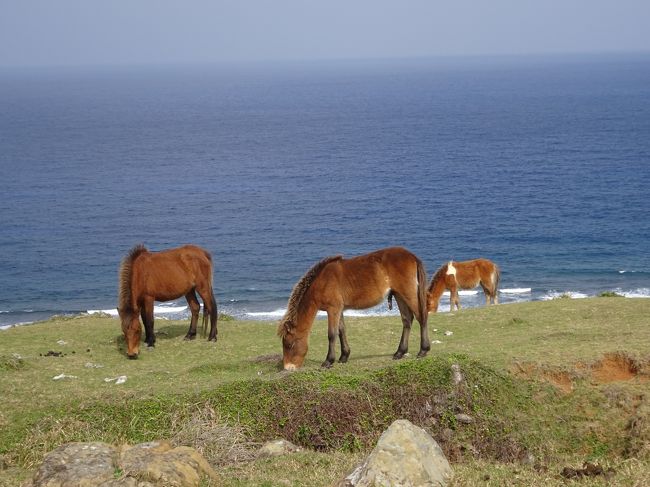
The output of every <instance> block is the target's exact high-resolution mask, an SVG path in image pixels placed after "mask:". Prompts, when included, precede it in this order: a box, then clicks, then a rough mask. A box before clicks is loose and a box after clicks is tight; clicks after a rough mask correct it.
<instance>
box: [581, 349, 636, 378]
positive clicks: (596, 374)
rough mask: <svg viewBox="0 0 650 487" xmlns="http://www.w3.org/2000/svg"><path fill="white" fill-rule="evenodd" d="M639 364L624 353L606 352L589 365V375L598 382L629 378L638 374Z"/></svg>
mask: <svg viewBox="0 0 650 487" xmlns="http://www.w3.org/2000/svg"><path fill="white" fill-rule="evenodd" d="M639 370H640V367H639V364H638V363H637V362H636V361H635V360H634V359H632V358H631V357H629V356H627V355H626V354H624V353H621V352H617V353H608V354H605V356H604V357H603V358H602V359H601V360H599V361H598V362H596V363H594V364H593V365H592V366H591V377H592V379H593V380H594V381H595V382H597V383H599V384H606V383H608V382H619V381H624V380H630V379H633V378H635V377H636V376H637V375H639Z"/></svg>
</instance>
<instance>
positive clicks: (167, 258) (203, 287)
mask: <svg viewBox="0 0 650 487" xmlns="http://www.w3.org/2000/svg"><path fill="white" fill-rule="evenodd" d="M119 286H120V291H119V305H118V308H117V310H118V313H119V315H120V319H121V320H122V331H123V332H124V338H125V339H126V345H127V353H126V354H127V356H128V357H129V358H130V359H135V358H138V352H139V350H140V336H141V333H142V330H141V327H140V321H139V317H142V322H143V324H144V331H145V342H146V343H147V345H148V346H149V347H153V346H154V343H155V342H156V337H155V335H154V333H153V304H154V301H171V300H172V299H177V298H180V297H181V296H185V299H187V304H188V305H189V307H190V310H191V312H192V318H191V320H190V329H189V331H188V332H187V335H186V336H185V339H186V340H193V339H194V338H196V323H197V321H198V317H199V310H200V308H201V305H200V304H199V301H198V299H197V297H196V294H195V293H199V296H201V299H202V300H203V307H204V309H203V334H204V335H205V331H206V329H207V323H208V317H209V318H210V335H209V337H208V340H214V341H216V340H217V302H216V300H215V299H214V294H213V292H212V258H211V256H210V254H209V253H208V252H207V251H205V250H203V249H202V248H201V247H197V246H195V245H185V246H183V247H179V248H176V249H171V250H165V251H163V252H149V251H148V250H147V249H146V248H145V247H144V245H137V246H136V247H134V248H133V249H131V251H130V252H129V254H128V255H127V256H126V257H125V258H124V259H123V260H122V264H121V265H120V280H119Z"/></svg>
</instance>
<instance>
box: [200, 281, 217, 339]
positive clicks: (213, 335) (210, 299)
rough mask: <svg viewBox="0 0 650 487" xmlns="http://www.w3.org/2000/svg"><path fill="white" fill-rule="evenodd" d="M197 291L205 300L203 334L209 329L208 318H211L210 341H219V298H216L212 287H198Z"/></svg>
mask: <svg viewBox="0 0 650 487" xmlns="http://www.w3.org/2000/svg"><path fill="white" fill-rule="evenodd" d="M196 291H197V292H198V293H199V296H201V299H202V300H203V336H205V331H206V329H207V327H208V326H207V324H208V318H209V319H210V334H209V335H208V341H210V342H212V341H214V342H216V341H217V300H216V299H214V293H213V292H212V289H210V288H207V289H206V288H204V287H197V289H196Z"/></svg>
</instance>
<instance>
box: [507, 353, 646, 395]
mask: <svg viewBox="0 0 650 487" xmlns="http://www.w3.org/2000/svg"><path fill="white" fill-rule="evenodd" d="M649 364H650V361H648V360H645V361H638V360H636V359H634V358H632V357H630V356H629V355H628V354H626V353H625V352H614V353H607V354H605V355H603V358H601V359H599V360H597V361H595V362H593V363H585V362H576V363H575V364H573V366H570V368H569V369H567V368H562V367H554V366H550V365H545V364H537V363H531V362H515V363H514V364H513V365H512V366H511V367H510V372H511V373H512V374H514V375H515V376H517V377H520V378H524V379H531V380H538V381H543V382H548V383H549V384H552V385H553V386H555V387H557V388H558V389H559V390H560V391H562V392H564V393H567V394H568V393H570V392H571V391H573V387H574V381H575V380H577V379H589V380H591V381H592V382H593V383H595V384H609V383H612V382H621V381H628V380H632V379H638V380H640V381H643V382H645V381H648V380H650V365H649Z"/></svg>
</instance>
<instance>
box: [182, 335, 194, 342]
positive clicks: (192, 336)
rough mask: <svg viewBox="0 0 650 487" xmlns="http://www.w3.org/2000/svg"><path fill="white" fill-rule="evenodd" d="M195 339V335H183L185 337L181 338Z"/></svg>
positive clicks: (186, 339)
mask: <svg viewBox="0 0 650 487" xmlns="http://www.w3.org/2000/svg"><path fill="white" fill-rule="evenodd" d="M195 339H196V335H185V338H183V340H185V341H189V340H195Z"/></svg>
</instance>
